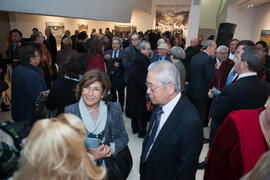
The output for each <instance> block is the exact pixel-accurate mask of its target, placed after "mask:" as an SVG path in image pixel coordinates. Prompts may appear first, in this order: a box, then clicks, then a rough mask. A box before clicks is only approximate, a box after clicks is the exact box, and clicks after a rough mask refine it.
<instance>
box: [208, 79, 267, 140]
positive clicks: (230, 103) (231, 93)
mask: <svg viewBox="0 0 270 180" xmlns="http://www.w3.org/2000/svg"><path fill="white" fill-rule="evenodd" d="M269 95H270V85H269V83H267V82H265V81H262V80H260V79H259V77H258V76H248V77H243V78H241V79H239V80H237V81H236V82H235V83H232V84H230V85H228V86H225V87H224V88H223V90H222V91H221V93H220V94H219V95H218V96H217V97H216V98H215V100H214V102H213V104H212V106H211V108H210V116H211V117H212V121H211V132H210V136H211V140H213V138H214V136H215V134H216V131H217V130H218V128H219V127H220V126H221V124H222V123H223V122H224V120H225V118H226V117H227V115H228V114H229V113H230V112H231V111H235V110H240V109H256V108H259V107H262V106H264V104H265V102H266V100H267V98H268V97H269Z"/></svg>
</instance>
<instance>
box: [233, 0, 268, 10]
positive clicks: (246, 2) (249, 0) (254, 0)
mask: <svg viewBox="0 0 270 180" xmlns="http://www.w3.org/2000/svg"><path fill="white" fill-rule="evenodd" d="M269 2H270V0H238V1H236V2H235V3H234V5H236V6H237V7H239V8H244V7H246V8H251V7H254V8H256V7H258V6H262V5H263V4H265V3H269Z"/></svg>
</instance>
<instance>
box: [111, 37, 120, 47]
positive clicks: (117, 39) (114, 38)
mask: <svg viewBox="0 0 270 180" xmlns="http://www.w3.org/2000/svg"><path fill="white" fill-rule="evenodd" d="M114 40H116V41H118V43H119V44H120V45H121V39H120V38H119V37H118V36H114V37H113V38H112V41H114Z"/></svg>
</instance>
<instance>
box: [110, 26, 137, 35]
mask: <svg viewBox="0 0 270 180" xmlns="http://www.w3.org/2000/svg"><path fill="white" fill-rule="evenodd" d="M114 31H115V35H117V36H119V35H120V34H121V33H130V32H134V31H137V27H136V26H129V25H114Z"/></svg>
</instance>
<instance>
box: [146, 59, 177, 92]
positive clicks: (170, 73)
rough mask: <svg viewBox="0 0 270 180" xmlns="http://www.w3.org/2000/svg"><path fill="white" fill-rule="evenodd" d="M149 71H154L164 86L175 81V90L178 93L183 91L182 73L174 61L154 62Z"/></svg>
mask: <svg viewBox="0 0 270 180" xmlns="http://www.w3.org/2000/svg"><path fill="white" fill-rule="evenodd" d="M148 72H154V73H155V74H156V75H157V79H158V80H159V81H160V82H161V83H162V84H163V86H166V85H167V84H168V83H173V84H174V87H175V89H174V91H175V92H176V93H179V92H180V91H181V83H180V74H179V71H178V70H177V69H176V67H175V65H174V64H173V63H171V62H169V61H165V60H161V61H156V62H153V63H151V64H150V66H149V67H148Z"/></svg>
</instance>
